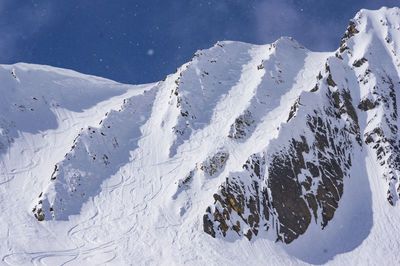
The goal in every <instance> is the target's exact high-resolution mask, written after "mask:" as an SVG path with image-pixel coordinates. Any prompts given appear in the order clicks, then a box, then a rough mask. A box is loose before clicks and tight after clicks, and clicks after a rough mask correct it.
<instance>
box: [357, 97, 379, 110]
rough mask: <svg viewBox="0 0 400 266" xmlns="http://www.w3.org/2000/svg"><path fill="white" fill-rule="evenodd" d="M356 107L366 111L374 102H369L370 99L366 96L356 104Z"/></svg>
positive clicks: (373, 105)
mask: <svg viewBox="0 0 400 266" xmlns="http://www.w3.org/2000/svg"><path fill="white" fill-rule="evenodd" d="M357 107H358V109H360V110H363V111H368V110H371V109H373V108H374V107H375V104H374V103H372V102H371V100H370V99H368V98H366V99H364V100H362V101H361V102H360V103H359V104H358V106H357Z"/></svg>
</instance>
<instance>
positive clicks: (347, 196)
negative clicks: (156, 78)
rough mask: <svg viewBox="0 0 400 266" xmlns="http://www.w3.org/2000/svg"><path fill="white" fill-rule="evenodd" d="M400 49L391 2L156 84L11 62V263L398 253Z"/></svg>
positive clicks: (7, 174) (7, 185)
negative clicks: (325, 30) (324, 46)
mask: <svg viewBox="0 0 400 266" xmlns="http://www.w3.org/2000/svg"><path fill="white" fill-rule="evenodd" d="M399 56H400V9H398V8H393V9H387V8H382V9H380V10H378V11H368V10H362V11H360V12H359V13H358V14H357V15H356V17H355V18H354V19H353V20H352V21H351V22H350V24H349V27H348V29H347V30H346V32H345V34H344V36H343V38H342V41H341V44H340V47H339V48H338V50H337V51H334V52H328V53H315V52H311V51H309V50H307V49H306V48H304V47H302V46H301V45H300V44H299V43H297V42H296V41H295V40H293V39H291V38H286V37H284V38H281V39H280V40H278V41H276V42H275V43H273V44H268V45H250V44H245V43H239V42H228V41H225V42H219V43H217V44H216V45H215V46H214V47H212V48H210V49H208V50H202V51H198V52H196V54H195V56H194V58H193V59H192V60H191V61H190V62H189V63H187V64H185V65H183V66H182V67H180V68H179V69H177V71H176V73H174V74H172V75H169V76H167V77H166V78H165V79H164V80H163V81H160V82H158V83H155V84H147V85H140V86H134V85H123V84H118V83H116V82H113V81H110V80H106V79H102V78H97V77H91V76H86V75H82V74H78V73H76V72H73V71H69V70H63V69H57V68H52V67H47V66H37V65H28V64H16V65H12V66H6V65H2V66H0V80H1V85H0V90H1V95H2V96H1V98H0V101H1V105H0V106H1V107H0V108H1V112H0V156H1V159H0V171H1V172H0V200H1V202H2V204H1V205H0V211H1V213H2V215H1V216H0V240H1V243H3V244H2V245H1V246H0V255H1V258H2V262H3V263H5V264H10V265H20V264H30V263H34V264H50V265H52V264H71V265H74V264H103V263H110V264H135V265H136V264H166V265H171V264H195V265H206V264H215V265H217V264H229V265H231V264H237V265H240V264H247V265H257V264H265V263H267V264H289V263H291V264H303V263H316V264H321V263H328V264H335V265H348V264H355V263H357V264H387V265H395V264H399V263H400V259H399V257H398V254H397V253H398V252H397V251H398V250H399V249H400V233H399V232H400V212H399V210H398V208H399V204H400V203H399V197H400V186H399V185H400V180H399V173H400V172H399V171H400V163H399V161H400V139H399V134H398V127H399V121H398V119H399V118H398V112H399V107H398V105H397V103H399V102H400V92H399V91H400V72H399V71H400V57H399Z"/></svg>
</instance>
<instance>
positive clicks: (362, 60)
mask: <svg viewBox="0 0 400 266" xmlns="http://www.w3.org/2000/svg"><path fill="white" fill-rule="evenodd" d="M367 61H368V60H367V59H366V58H365V57H363V58H361V59H360V60H356V61H354V63H353V66H354V67H360V66H362V65H363V64H364V63H365V62H367Z"/></svg>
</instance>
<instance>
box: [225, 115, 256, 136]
mask: <svg viewBox="0 0 400 266" xmlns="http://www.w3.org/2000/svg"><path fill="white" fill-rule="evenodd" d="M254 122H255V120H254V119H253V115H252V114H251V112H250V111H248V110H246V111H245V112H244V113H243V114H241V115H240V116H239V117H238V118H236V119H235V123H233V124H232V125H231V129H230V131H229V135H228V137H229V138H234V139H244V138H245V137H246V136H248V133H249V132H250V131H251V127H252V125H253V124H254Z"/></svg>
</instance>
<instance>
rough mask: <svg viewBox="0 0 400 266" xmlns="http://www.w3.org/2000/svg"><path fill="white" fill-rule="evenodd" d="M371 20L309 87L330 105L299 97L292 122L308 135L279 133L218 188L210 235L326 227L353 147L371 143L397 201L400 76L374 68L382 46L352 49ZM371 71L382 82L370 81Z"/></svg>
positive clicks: (352, 27) (391, 198) (356, 24)
mask: <svg viewBox="0 0 400 266" xmlns="http://www.w3.org/2000/svg"><path fill="white" fill-rule="evenodd" d="M396 11H397V12H398V10H396ZM365 20H368V19H367V18H366V17H365V15H364V16H363V14H358V16H357V17H356V19H355V20H354V21H351V22H350V24H349V27H348V29H347V31H346V33H345V34H344V36H343V38H342V43H341V46H340V49H339V50H338V51H337V52H336V54H335V57H331V58H328V59H327V62H326V65H325V70H321V72H320V73H319V75H318V76H317V83H316V85H315V86H314V88H313V89H311V90H310V91H311V92H313V93H319V96H318V99H315V100H317V101H319V102H323V103H325V104H324V105H320V106H319V107H316V105H315V104H308V106H307V107H305V106H303V104H301V99H302V97H303V96H304V97H308V98H314V97H312V96H308V95H307V96H306V95H304V94H302V95H301V97H299V98H298V99H297V100H296V102H295V103H294V104H293V106H292V107H291V109H290V112H289V117H288V119H287V121H286V122H287V123H288V125H287V126H288V127H289V128H291V129H292V130H296V129H300V128H301V131H302V132H301V134H299V135H297V136H296V137H294V138H285V137H284V134H283V133H282V134H280V135H282V137H281V136H279V137H278V139H277V141H274V142H273V143H271V144H270V145H269V146H268V147H267V148H265V149H264V151H263V152H262V153H258V154H254V155H252V156H251V157H249V159H248V160H247V162H246V163H245V164H244V165H243V169H244V170H243V172H239V173H231V174H230V175H229V176H228V177H226V181H225V182H224V183H222V184H221V186H220V188H219V189H218V192H217V193H215V194H214V203H213V204H212V205H210V206H209V207H208V208H207V210H206V213H205V214H204V217H203V220H204V224H205V227H204V231H205V232H206V233H208V234H210V235H211V236H213V237H217V236H221V237H226V236H227V234H228V233H229V232H230V231H231V232H235V233H236V234H237V235H238V236H245V237H247V238H248V239H249V240H251V239H252V237H254V236H257V234H258V233H259V231H260V230H264V231H272V232H273V234H274V235H275V238H276V241H282V242H285V243H290V242H292V241H293V240H295V239H296V238H298V237H299V236H300V235H302V234H304V233H305V232H306V230H307V228H308V226H309V225H310V223H312V222H313V221H314V222H315V223H317V224H319V225H320V227H321V229H324V228H325V227H326V226H327V225H328V223H329V221H330V220H332V219H333V218H334V215H335V211H336V209H337V208H338V207H339V205H340V199H341V197H342V195H343V186H344V181H345V179H346V178H351V177H350V176H349V173H350V169H351V166H352V160H354V158H353V150H354V146H358V147H359V148H362V147H363V145H367V146H369V147H371V148H372V150H374V151H375V153H376V159H377V161H378V162H379V164H380V166H382V169H383V178H385V179H386V180H387V182H388V191H387V200H388V202H389V203H390V204H391V205H395V203H396V202H397V201H398V199H399V195H400V186H399V170H400V169H399V166H400V163H399V162H400V157H399V156H400V153H399V151H400V146H399V143H400V140H399V138H398V122H397V121H398V120H397V117H398V111H397V110H398V106H397V101H396V99H397V97H399V96H398V95H397V94H398V91H399V89H400V88H399V85H398V84H400V82H399V77H398V75H397V74H395V73H393V75H392V76H391V75H388V74H386V73H385V71H386V70H384V71H383V73H381V72H380V71H377V72H378V73H377V72H374V71H373V70H371V69H372V68H374V67H375V66H376V65H374V63H376V60H377V59H376V57H377V56H378V54H379V52H377V54H372V53H369V54H367V53H366V52H365V51H361V52H364V54H363V57H361V59H356V60H353V58H354V56H353V54H357V53H360V50H361V48H359V47H358V46H357V45H355V42H356V41H357V39H356V38H357V35H358V34H359V33H360V31H362V29H363V27H364V26H365V23H366V21H365ZM380 24H382V25H383V26H384V27H385V26H387V25H388V22H385V21H383V20H381V21H380ZM389 24H390V22H389ZM396 30H397V31H398V30H399V29H398V28H397V29H396ZM364 37H365V36H364ZM361 38H363V37H360V39H361ZM387 43H389V44H390V42H387ZM358 49H360V50H358ZM392 52H393V53H394V55H395V52H394V50H392ZM391 56H393V55H391ZM366 57H368V58H371V61H372V62H369V60H368V59H367V58H366ZM352 60H353V61H352ZM396 60H398V59H397V56H396ZM331 65H334V68H335V70H333V68H332V67H331ZM398 66H400V65H398ZM398 66H397V67H398ZM340 68H342V69H341V70H339V69H340ZM345 71H349V72H348V73H347V74H344V75H343V74H342V77H339V76H340V75H339V74H338V73H340V72H341V73H344V72H345ZM389 71H391V72H393V71H394V69H393V68H391V69H390V70H389ZM321 73H325V74H324V76H323V75H321ZM353 73H354V74H353ZM358 73H360V74H358ZM382 74H383V75H382ZM351 75H356V77H357V83H355V82H354V83H352V84H351V82H350V81H349V80H351V79H354V77H353V78H352V77H351ZM372 77H374V78H375V80H374V82H373V83H372V84H370V83H369V80H371V79H372ZM350 86H352V87H350ZM363 87H366V88H367V89H368V95H367V96H364V98H363V99H362V100H361V101H360V102H359V103H355V102H353V100H352V96H351V95H352V91H353V95H356V94H355V93H354V91H355V90H357V89H359V88H361V89H362V88H363ZM396 87H398V88H397V89H396ZM321 90H322V92H321ZM317 91H318V92H317ZM396 91H397V93H396ZM358 97H360V96H358ZM308 102H310V99H308ZM304 105H305V104H304ZM310 107H311V108H310ZM356 107H357V108H358V109H359V110H361V111H360V112H361V113H362V112H371V113H374V115H368V117H370V118H369V119H368V122H367V123H368V125H367V127H366V129H365V130H364V133H363V136H364V137H363V139H362V138H361V131H360V125H359V118H358V115H357V110H356ZM304 109H308V110H307V111H305V110H304ZM300 114H301V116H303V117H305V118H306V119H298V118H297V117H296V116H300ZM242 120H243V118H242V117H240V119H239V120H238V122H237V123H236V124H239V125H242V124H243V122H241V121H242ZM293 120H301V122H300V123H296V121H293ZM343 122H344V123H343ZM372 125H376V126H372ZM243 131H244V130H241V132H243ZM278 143H279V144H278Z"/></svg>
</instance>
